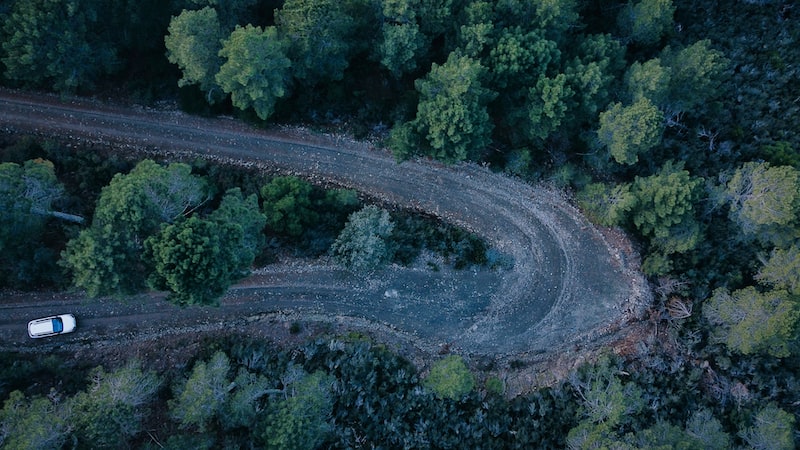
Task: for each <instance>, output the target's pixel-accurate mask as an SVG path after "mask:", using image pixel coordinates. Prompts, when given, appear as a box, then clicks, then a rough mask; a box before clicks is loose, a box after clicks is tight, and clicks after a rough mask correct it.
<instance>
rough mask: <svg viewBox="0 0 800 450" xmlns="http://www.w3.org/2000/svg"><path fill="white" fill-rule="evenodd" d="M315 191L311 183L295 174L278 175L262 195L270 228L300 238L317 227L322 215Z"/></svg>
mask: <svg viewBox="0 0 800 450" xmlns="http://www.w3.org/2000/svg"><path fill="white" fill-rule="evenodd" d="M313 191H314V187H313V186H312V185H311V184H309V183H308V182H306V181H304V180H302V179H300V178H297V177H293V176H281V177H275V178H273V179H272V181H270V182H269V183H268V184H267V185H265V186H264V187H262V188H261V198H262V200H263V208H264V214H265V215H266V216H267V226H268V228H269V230H270V231H272V232H274V233H278V234H283V235H287V236H290V237H294V238H297V237H299V236H301V235H302V234H303V232H304V231H305V230H306V229H307V228H309V227H311V226H313V225H314V224H315V223H316V222H317V220H318V218H319V215H318V214H317V212H316V209H315V205H314V201H313V199H312V193H313Z"/></svg>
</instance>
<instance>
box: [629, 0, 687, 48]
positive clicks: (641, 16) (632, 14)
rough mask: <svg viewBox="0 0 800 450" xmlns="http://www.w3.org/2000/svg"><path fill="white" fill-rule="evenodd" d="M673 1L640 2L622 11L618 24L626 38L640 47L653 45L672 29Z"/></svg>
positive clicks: (641, 0) (631, 4)
mask: <svg viewBox="0 0 800 450" xmlns="http://www.w3.org/2000/svg"><path fill="white" fill-rule="evenodd" d="M674 14H675V6H674V5H673V4H672V0H640V1H639V2H636V3H634V2H633V1H630V2H629V3H628V5H627V6H626V7H625V8H623V9H622V11H620V13H619V16H618V17H617V22H618V24H619V26H620V29H621V30H622V32H623V33H624V34H625V36H626V37H627V38H628V39H629V40H630V41H632V42H635V43H636V44H640V45H644V46H647V45H653V44H656V43H658V41H659V40H661V37H662V36H664V34H666V33H667V32H668V30H670V29H671V28H672V16H673V15H674Z"/></svg>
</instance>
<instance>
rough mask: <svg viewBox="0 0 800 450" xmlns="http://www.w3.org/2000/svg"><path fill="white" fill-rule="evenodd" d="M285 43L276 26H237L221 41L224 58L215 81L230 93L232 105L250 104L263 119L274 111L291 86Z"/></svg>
mask: <svg viewBox="0 0 800 450" xmlns="http://www.w3.org/2000/svg"><path fill="white" fill-rule="evenodd" d="M288 48H289V45H288V43H287V42H286V41H285V40H283V39H282V38H280V37H279V36H278V31H277V29H276V28H275V27H267V28H264V29H263V30H262V29H261V27H254V26H252V25H247V26H246V27H244V28H242V27H240V26H237V27H236V29H235V30H233V33H231V35H230V37H229V38H228V39H226V40H225V41H223V43H222V50H220V52H219V55H220V56H221V57H223V58H225V59H226V61H225V63H224V64H223V65H222V67H220V70H219V73H217V76H216V81H217V83H219V85H220V86H221V87H222V90H224V91H225V92H226V93H228V94H231V100H232V101H233V106H235V107H237V108H239V109H247V108H250V107H252V108H253V109H254V110H255V112H256V114H257V115H258V117H260V118H261V119H262V120H266V119H267V118H269V117H270V116H271V115H272V113H273V112H274V111H275V103H276V102H277V101H278V99H281V98H284V97H287V96H288V95H289V92H290V85H291V78H290V77H291V75H290V68H291V65H292V63H291V61H289V58H287V57H286V52H287V51H288Z"/></svg>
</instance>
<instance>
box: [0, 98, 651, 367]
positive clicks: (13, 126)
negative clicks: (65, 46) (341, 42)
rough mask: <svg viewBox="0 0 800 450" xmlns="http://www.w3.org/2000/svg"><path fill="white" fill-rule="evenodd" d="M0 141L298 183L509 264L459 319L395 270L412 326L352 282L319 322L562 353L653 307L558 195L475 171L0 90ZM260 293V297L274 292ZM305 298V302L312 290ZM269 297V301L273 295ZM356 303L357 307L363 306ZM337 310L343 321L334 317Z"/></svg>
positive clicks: (338, 143)
mask: <svg viewBox="0 0 800 450" xmlns="http://www.w3.org/2000/svg"><path fill="white" fill-rule="evenodd" d="M0 129H3V130H5V131H6V132H11V133H30V134H35V135H39V136H44V137H55V138H58V139H62V140H67V141H78V142H93V143H100V144H106V145H112V146H114V147H117V148H120V147H121V148H123V149H129V150H131V151H145V152H156V153H158V154H161V155H174V156H178V157H194V156H200V157H204V158H209V159H215V160H221V161H225V162H230V163H234V164H239V165H246V166H257V167H261V168H264V169H268V170H278V171H281V172H286V173H293V174H298V175H301V176H304V177H306V178H309V179H311V180H312V181H315V182H318V183H325V184H333V185H337V186H341V187H347V188H353V189H356V190H359V191H360V192H362V193H364V194H366V195H368V196H371V197H373V198H376V199H379V200H380V201H383V202H387V203H389V204H393V205H397V206H399V207H404V208H411V209H416V210H419V211H423V212H426V213H428V214H431V215H434V216H437V217H439V218H441V219H443V220H446V221H449V222H451V223H454V224H456V225H459V226H462V227H464V228H466V229H469V230H470V231H473V232H475V233H477V234H479V235H481V236H483V237H484V238H485V239H486V240H487V241H488V242H489V243H490V244H491V245H493V246H494V247H495V248H497V249H498V250H499V251H501V252H502V253H504V254H506V255H509V256H510V257H511V258H512V259H513V262H514V266H513V268H512V269H510V270H507V271H503V272H502V273H501V274H499V275H497V276H496V278H499V280H498V281H497V283H496V286H495V285H494V284H492V282H487V283H488V287H490V288H491V290H490V291H488V292H480V290H479V289H477V288H473V290H472V291H465V292H464V293H463V295H464V296H467V297H470V298H467V299H465V300H462V301H466V302H468V303H470V305H471V306H472V309H470V308H466V309H465V310H464V311H463V312H462V314H461V315H459V314H454V313H453V312H452V311H453V310H452V308H449V307H448V305H451V304H454V303H457V302H459V299H458V298H457V297H458V295H459V294H460V293H459V292H457V291H453V289H455V288H449V287H448V288H447V289H450V290H447V289H445V288H444V287H442V286H444V284H446V283H447V281H446V280H437V283H439V284H437V285H436V286H434V287H433V288H430V289H429V290H428V291H427V293H428V294H430V296H431V297H437V298H438V300H439V301H438V303H437V306H436V307H434V308H431V309H430V310H429V311H426V310H425V309H424V308H425V307H424V305H423V303H424V302H422V301H421V300H420V298H421V297H423V296H424V295H425V292H420V291H421V288H420V287H419V286H424V285H425V283H426V281H425V277H426V276H427V275H425V274H420V273H411V272H412V271H405V272H403V271H399V269H393V270H397V271H398V273H397V274H396V278H392V277H391V276H390V277H388V278H387V279H390V280H392V279H393V280H395V281H396V282H398V283H400V284H402V286H401V287H402V288H404V289H407V290H408V291H409V292H412V291H413V292H414V295H413V296H411V295H410V296H409V301H411V300H412V299H417V301H418V302H419V303H420V304H419V306H420V308H422V310H418V311H415V312H414V313H415V314H416V315H418V316H420V317H419V318H408V317H406V316H403V313H402V311H400V312H399V313H396V314H388V315H386V314H384V313H382V312H381V311H380V309H379V308H377V307H375V306H374V305H372V304H370V303H369V302H370V301H371V300H370V298H374V297H375V296H376V295H379V294H380V292H381V291H380V289H381V288H382V286H384V285H386V283H383V284H380V283H378V286H377V287H374V286H373V288H370V287H364V286H361V287H359V288H358V289H356V287H357V285H358V283H356V282H355V281H353V280H350V281H348V282H347V283H349V284H347V286H349V287H350V288H352V289H353V290H352V291H351V292H352V294H350V296H351V297H354V298H355V299H356V300H354V301H350V300H347V301H345V300H344V299H343V297H342V298H341V299H340V300H334V301H333V303H332V305H339V306H338V307H339V308H340V309H338V310H337V309H336V307H334V308H329V309H326V308H325V307H324V306H323V307H319V308H318V309H317V310H318V311H321V312H323V313H327V314H336V313H337V311H340V312H342V313H345V314H348V315H353V316H363V317H366V318H367V319H372V320H376V321H381V322H385V323H386V322H388V323H390V324H392V325H397V326H398V327H399V328H400V329H401V330H402V331H403V332H406V333H408V334H410V335H413V336H419V337H421V338H423V339H427V340H429V341H431V340H433V341H442V342H455V345H456V346H457V347H460V348H462V349H465V350H467V351H470V352H475V353H487V354H507V353H520V352H550V351H558V350H559V349H563V348H567V347H568V346H570V345H574V344H575V343H577V342H586V341H590V340H591V339H593V337H594V336H597V335H599V334H604V333H607V332H608V330H610V329H615V328H618V327H619V326H620V325H621V324H623V323H624V322H625V320H627V319H628V318H629V317H630V314H631V311H632V310H633V309H634V306H636V305H640V304H645V303H647V302H648V300H649V292H648V290H647V288H646V283H645V282H644V280H643V279H642V278H641V277H640V276H639V275H638V274H637V273H636V272H635V271H633V270H631V268H630V267H628V266H627V263H626V260H625V258H623V257H622V255H621V252H620V251H618V250H616V249H614V248H612V247H611V246H610V245H609V244H608V242H607V241H606V239H605V238H604V237H603V235H602V234H601V233H600V232H599V231H598V230H596V229H595V228H594V227H592V226H591V224H589V223H588V222H587V221H586V220H585V218H583V217H582V216H581V215H580V214H579V213H578V212H577V211H576V210H575V209H574V208H573V207H572V206H570V205H569V204H568V202H567V201H566V200H565V199H564V198H563V196H562V195H561V194H560V193H558V192H554V191H550V190H547V189H545V188H542V187H533V186H530V185H527V184H525V183H522V182H519V181H516V180H513V179H511V178H508V177H505V176H503V175H499V174H495V173H492V172H491V171H489V170H488V169H486V168H484V167H478V166H475V165H470V164H460V165H456V166H453V167H445V166H442V165H440V164H436V163H431V162H426V161H406V162H403V163H400V164H397V163H396V162H395V161H394V159H393V158H392V157H391V155H389V154H388V153H387V152H386V151H383V150H376V149H373V148H371V147H370V146H369V145H368V144H365V143H361V142H355V141H352V140H350V139H347V138H343V137H340V136H335V135H314V134H311V133H307V132H304V131H303V130H297V129H295V130H287V129H280V128H271V129H268V130H262V129H257V128H255V127H251V126H248V125H246V124H242V123H239V122H236V121H233V120H229V119H204V118H198V117H192V116H188V115H186V114H183V113H180V112H174V111H173V112H160V111H149V110H143V109H135V108H123V107H115V106H111V105H104V104H100V103H95V102H92V101H89V100H85V99H73V100H71V101H61V100H59V99H56V98H55V97H52V96H43V95H34V94H22V93H18V92H14V91H8V90H0ZM401 272H402V273H401ZM312 276H313V275H312ZM381 276H385V274H382V275H381ZM393 276H394V275H393ZM448 276H450V277H465V280H466V277H469V276H470V275H469V274H467V273H459V272H455V273H453V274H448ZM473 276H474V274H473ZM378 278H379V277H378ZM306 281H308V280H306ZM373 281H374V280H373ZM455 282H456V283H458V282H459V280H455ZM465 282H466V281H465ZM443 283H444V284H443ZM313 284H314V283H313V282H311V283H309V285H313ZM373 284H375V282H373ZM467 284H469V283H467ZM437 286H438V287H437ZM262 287H263V288H264V289H269V284H264V285H263V286H262ZM308 289H309V293H308V294H309V295H313V294H314V292H315V291H314V289H313V288H310V287H309V288H308ZM358 292H361V294H358ZM469 292H474V294H469ZM337 295H339V294H337ZM362 297H363V298H362ZM439 297H441V298H439ZM270 298H273V300H272V301H273V302H274V296H271V297H270ZM358 301H362V302H363V303H361V305H363V307H362V308H359V307H358V305H359V303H358ZM345 303H348V304H349V306H348V307H347V309H344V307H343V306H341V305H344V304H345ZM384 303H386V302H384ZM434 303H436V302H435V301H434ZM378 304H379V305H384V306H386V305H385V304H383V303H378ZM353 305H355V306H353ZM226 307H227V306H226V305H225V303H224V302H223V307H222V308H220V311H219V312H218V313H217V314H220V315H224V314H225V313H224V311H223V310H225V308H226ZM376 308H377V309H376ZM408 314H411V313H410V312H408ZM450 315H454V317H450ZM426 316H430V317H426ZM407 318H408V320H406V319H407ZM398 322H399V325H398ZM2 323H3V322H2V319H0V325H2ZM436 324H443V325H442V326H441V330H429V329H428V328H429V327H432V328H436Z"/></svg>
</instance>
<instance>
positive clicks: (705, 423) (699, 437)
mask: <svg viewBox="0 0 800 450" xmlns="http://www.w3.org/2000/svg"><path fill="white" fill-rule="evenodd" d="M686 433H688V434H689V436H691V437H692V438H694V439H695V440H696V442H697V444H698V446H700V447H702V448H705V449H708V450H728V449H730V448H731V447H732V442H731V437H730V435H728V433H726V432H725V430H724V429H723V428H722V424H721V423H720V422H719V420H717V418H716V417H714V415H713V414H712V413H711V411H709V410H707V409H701V410H698V411H695V412H694V413H693V414H692V417H690V418H689V420H687V421H686Z"/></svg>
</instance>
